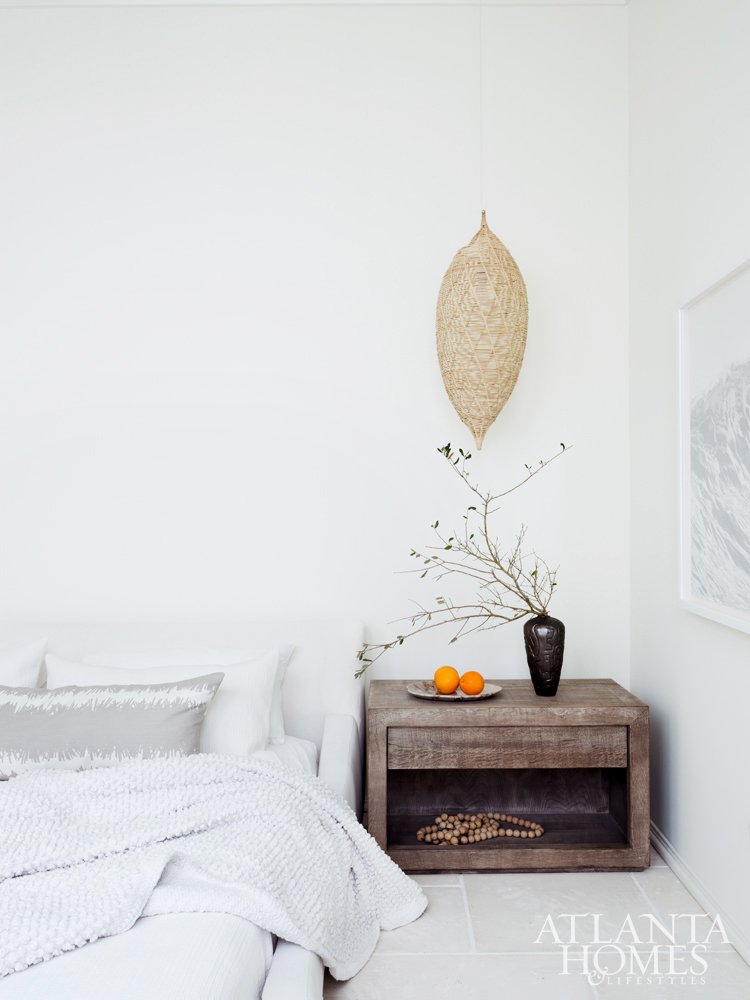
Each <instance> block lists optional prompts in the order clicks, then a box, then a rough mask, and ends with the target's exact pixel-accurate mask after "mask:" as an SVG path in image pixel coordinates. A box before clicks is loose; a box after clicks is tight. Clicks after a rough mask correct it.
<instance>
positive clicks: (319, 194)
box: [0, 6, 629, 683]
mask: <svg viewBox="0 0 750 1000" xmlns="http://www.w3.org/2000/svg"><path fill="white" fill-rule="evenodd" d="M626 17H627V9H626V8H624V7H617V6H614V7H613V6H609V7H607V6H602V7H584V6H571V7H534V6H531V7H497V8H492V9H487V10H485V14H484V57H485V58H484V65H485V87H484V119H485V133H486V134H485V145H486V152H485V171H484V173H485V202H486V208H487V210H488V214H489V220H490V223H491V225H492V226H493V227H494V228H495V230H496V231H497V233H498V235H499V236H500V237H501V238H502V239H503V240H504V241H505V242H506V243H507V244H508V246H509V247H510V249H511V251H512V252H513V254H514V255H515V256H516V259H517V260H518V262H519V264H520V266H521V269H522V271H523V273H524V276H525V278H526V281H527V284H528V291H529V299H530V304H531V305H530V308H531V318H530V328H529V345H528V351H527V358H526V362H525V366H524V369H523V372H522V375H521V379H520V382H519V385H518V387H517V390H516V392H515V394H514V396H513V397H512V399H511V401H510V403H509V404H508V406H507V408H506V410H505V411H504V412H503V413H502V415H501V417H500V419H499V420H498V422H497V424H496V426H495V427H494V428H493V429H492V430H491V431H490V433H489V435H488V439H487V444H486V446H485V450H484V451H483V453H482V455H481V457H480V458H478V459H477V461H476V470H477V474H478V475H479V476H480V477H481V479H482V480H483V481H484V482H486V483H488V484H496V485H498V486H502V485H506V484H508V483H509V482H512V481H514V480H515V478H516V477H517V476H519V475H520V474H521V472H522V471H523V468H522V466H523V462H525V461H534V460H536V459H537V458H539V457H541V456H542V455H545V454H548V453H550V452H552V451H553V450H554V449H555V448H556V447H557V443H558V442H559V441H566V442H572V443H573V444H574V445H575V448H574V450H573V451H571V453H570V454H569V455H568V456H566V457H565V459H564V460H563V461H562V462H560V463H559V464H558V465H557V466H555V467H553V468H552V469H550V470H549V471H548V472H547V473H546V474H545V476H544V478H543V479H540V480H538V481H536V482H535V483H534V484H532V485H531V486H530V488H529V489H528V491H527V492H526V493H525V495H524V496H523V497H522V498H521V500H520V502H519V503H518V504H516V505H513V506H512V507H511V509H510V510H509V513H508V520H507V522H506V523H505V526H504V530H505V531H506V532H507V534H508V535H509V536H510V535H511V534H512V532H513V531H514V530H515V526H516V524H517V522H518V521H520V519H521V518H523V519H525V520H526V521H527V522H528V524H529V532H530V539H531V540H532V541H533V542H534V543H536V545H537V547H538V549H539V551H540V552H542V553H543V554H545V555H547V556H548V557H549V559H550V560H551V561H553V562H559V564H560V592H559V598H558V601H557V603H556V604H555V605H553V608H552V610H553V612H555V613H557V614H558V615H559V616H560V617H562V618H563V619H564V620H565V621H566V623H567V626H568V652H567V663H566V673H567V675H568V676H576V675H578V676H583V675H611V676H613V677H615V678H618V679H620V680H622V681H623V682H625V683H627V680H628V641H629V631H628V619H629V606H628V605H629V590H628V575H627V563H628V551H629V538H628V482H629V470H628V463H627V447H628V426H627V378H628V372H627V366H628V362H627V344H626V335H625V322H626V296H627V285H626V224H627V203H626V194H627V169H626V142H627V108H626V99H627V93H626V90H627V88H626V64H627V53H626V41H627V37H626V28H627V25H626ZM477 40H478V9H477V8H460V7H431V8H415V7H402V8H383V7H372V6H370V7H360V8H347V7H325V6H321V7H305V8H302V7H287V8H284V7H275V8H274V7H256V8H229V7H222V8H217V9H213V10H209V9H204V8H200V7H193V8H180V9H177V8H172V9H169V8H138V7H131V8H123V7H115V8H110V9H98V10H97V9H85V8H78V9H58V10H52V9H37V10H34V9H27V10H18V9H13V10H7V9H6V10H2V11H0V95H2V96H1V97H0V101H1V102H2V105H1V108H2V110H1V114H2V135H3V140H2V141H3V152H2V157H0V189H2V191H3V192H4V194H5V196H6V199H7V203H6V206H5V210H4V220H3V226H2V240H0V280H1V281H2V283H3V286H4V287H3V293H2V303H3V304H2V317H1V322H0V337H1V338H2V352H1V354H0V420H1V422H2V423H1V426H2V434H0V459H1V461H2V467H3V469H4V470H5V475H4V477H3V487H2V490H0V525H1V535H0V539H1V540H0V565H2V574H1V575H0V618H2V619H6V620H7V619H11V620H13V619H20V620H24V619H26V620H28V619H37V620H45V619H57V620H65V619H70V620H87V619H91V620H97V619H99V620H102V619H120V620H132V619H144V620H165V619H166V620H169V619H174V620H184V619H190V618H199V619H211V618H214V619H228V620H231V619H244V618H264V617H268V616H275V617H279V616H281V615H287V616H298V617H316V616H322V615H332V614H333V615H337V616H354V617H357V616H359V617H361V618H363V619H364V620H365V621H366V622H367V624H368V628H369V633H370V636H371V637H372V638H379V637H387V636H388V635H389V629H388V628H386V627H385V623H386V622H387V621H388V620H389V619H391V618H394V617H397V616H399V615H401V614H403V613H404V612H405V611H406V610H407V608H408V607H409V605H408V603H407V601H408V598H409V597H411V596H425V595H426V594H427V593H428V592H426V591H425V587H424V585H421V586H420V585H419V583H418V581H417V580H415V579H414V578H412V577H404V576H397V575H394V571H395V570H398V569H400V568H402V567H406V566H408V565H409V561H408V558H407V556H408V551H409V548H410V547H411V546H412V545H413V544H421V543H423V542H424V541H425V540H426V539H427V538H428V535H429V529H428V525H429V523H430V522H431V521H432V520H433V519H434V518H435V517H440V518H441V519H442V520H443V521H444V522H446V521H448V520H450V514H451V512H452V511H454V510H455V511H457V512H458V511H459V510H460V509H462V508H461V507H460V505H461V504H462V503H463V497H462V495H461V494H460V493H459V492H458V491H457V489H456V485H455V484H454V482H453V480H452V478H451V476H450V474H449V470H447V469H446V468H444V467H443V465H442V463H441V460H440V458H439V457H438V455H437V454H436V448H437V446H439V445H442V444H443V443H445V442H446V441H447V440H451V441H453V442H454V443H458V444H461V443H463V444H468V443H469V438H468V434H467V433H466V432H465V431H464V430H463V428H462V425H461V424H460V423H459V421H458V418H457V417H456V415H455V414H454V412H453V410H452V408H451V407H450V404H449V402H448V400H447V397H446V396H445V393H444V390H443V387H442V383H441V380H440V375H439V371H438V367H437V361H436V355H435V345H434V307H435V300H436V296H437V290H438V287H439V284H440V280H441V278H442V275H443V272H444V270H445V268H446V267H447V265H448V263H449V261H450V259H451V256H452V255H453V253H454V252H455V251H456V250H457V249H458V247H459V246H460V245H461V244H462V243H464V242H466V241H467V240H468V239H469V238H470V237H471V236H472V235H473V233H474V231H475V229H476V228H477V226H478V224H479V212H480V208H481V207H482V206H481V204H480V197H479V191H478V174H479V162H478V160H479V158H478V108H479V99H478V98H479V87H478V65H477ZM501 527H502V526H501ZM447 638H448V636H447V635H446V636H443V637H435V638H434V639H433V640H431V641H426V640H425V641H422V642H419V641H417V642H415V643H414V644H413V645H412V646H411V647H409V646H405V647H403V649H402V650H400V651H399V652H398V654H396V655H393V656H392V657H391V658H390V659H389V660H388V661H387V662H386V661H385V660H384V661H383V667H382V670H383V672H385V673H388V672H390V673H391V674H396V675H407V676H408V675H412V676H414V675H420V674H421V675H424V674H429V673H431V672H432V670H433V669H434V667H435V666H436V665H437V664H438V663H440V662H445V660H446V658H447V657H448V655H449V654H448V652H447V647H446V642H447ZM450 657H451V659H454V660H455V661H456V662H457V663H458V664H459V665H461V666H464V665H466V666H468V665H477V666H478V667H479V668H480V669H484V670H486V671H488V672H489V673H490V674H494V675H502V676H513V675H517V676H523V675H524V673H525V672H526V667H525V661H524V654H523V646H522V637H521V626H520V625H516V626H512V627H511V628H510V629H506V630H501V631H500V632H497V633H492V634H488V635H485V636H484V637H482V639H481V640H476V641H472V643H471V644H467V645H465V646H456V647H452V649H451V652H450ZM449 662H450V661H449Z"/></svg>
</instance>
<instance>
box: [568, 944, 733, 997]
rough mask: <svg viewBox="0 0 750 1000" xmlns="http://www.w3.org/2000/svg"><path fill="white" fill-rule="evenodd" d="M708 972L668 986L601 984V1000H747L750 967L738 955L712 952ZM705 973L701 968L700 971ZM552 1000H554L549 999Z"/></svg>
mask: <svg viewBox="0 0 750 1000" xmlns="http://www.w3.org/2000/svg"><path fill="white" fill-rule="evenodd" d="M704 959H705V961H706V963H707V968H706V970H705V973H704V975H703V976H698V977H694V979H692V978H691V977H689V976H687V977H684V978H683V979H682V980H675V981H673V982H669V981H668V979H666V978H665V979H664V980H663V981H658V980H657V979H655V978H654V977H653V976H652V977H651V981H650V982H645V981H642V982H640V983H638V982H636V981H635V980H631V981H630V982H625V981H624V980H622V981H620V982H616V981H613V982H609V983H600V984H599V985H597V986H596V996H597V998H598V1000H639V998H642V1000H748V997H750V966H748V965H746V964H745V963H744V962H743V961H742V959H741V958H740V956H739V955H738V954H737V953H736V952H723V953H722V952H711V953H710V954H707V955H705V956H704ZM698 968H700V969H701V970H702V967H698ZM550 1000H554V998H552V997H550Z"/></svg>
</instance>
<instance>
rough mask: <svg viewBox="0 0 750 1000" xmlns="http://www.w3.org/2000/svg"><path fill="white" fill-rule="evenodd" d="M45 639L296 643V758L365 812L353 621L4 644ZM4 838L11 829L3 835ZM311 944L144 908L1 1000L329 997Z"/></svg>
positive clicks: (83, 634) (7, 987) (45, 630)
mask: <svg viewBox="0 0 750 1000" xmlns="http://www.w3.org/2000/svg"><path fill="white" fill-rule="evenodd" d="M41 638H46V640H47V648H48V650H50V651H53V652H55V653H58V654H60V655H61V656H65V657H69V658H71V659H82V658H83V657H84V656H85V655H86V654H87V653H89V652H91V651H92V650H99V649H108V650H113V649H114V650H118V651H121V652H123V653H127V652H128V651H129V650H135V649H143V648H152V647H153V648H159V647H169V646H173V647H174V646H182V647H188V646H191V645H210V646H214V647H226V648H233V647H239V646H247V645H253V644H254V645H259V646H260V645H280V644H285V643H291V644H293V645H294V647H295V653H294V656H293V657H292V660H291V662H290V664H289V668H288V671H287V677H286V682H285V685H284V689H283V706H284V722H285V728H286V733H287V740H286V741H285V744H284V745H282V746H277V747H269V748H268V750H267V751H266V754H276V755H278V756H279V757H281V758H282V759H283V760H285V762H286V763H287V764H291V765H292V766H297V767H299V768H301V769H307V770H311V771H312V770H314V769H315V767H316V765H317V770H318V774H319V776H320V777H322V778H323V779H324V780H325V781H326V782H327V783H328V784H329V785H331V786H332V787H333V788H334V789H335V790H336V791H337V792H339V794H340V795H341V796H343V797H344V798H345V799H346V801H347V802H348V803H349V804H350V805H351V806H352V808H353V809H354V810H355V811H356V812H357V815H360V814H361V798H362V769H361V760H362V741H363V723H362V713H363V702H364V692H363V686H362V684H361V682H357V681H355V680H354V677H353V674H354V669H355V666H356V660H355V655H354V654H355V652H356V650H357V649H358V648H359V646H360V645H361V640H362V633H361V626H360V625H359V624H357V623H353V622H348V621H330V622H307V623H305V622H285V621H280V622H276V623H262V624H253V623H235V624H218V623H211V624H199V623H191V624H176V625H164V624H137V625H136V624H115V625H108V624H89V625H83V624H75V625H73V624H4V625H0V647H2V646H9V645H12V644H14V643H22V642H27V641H29V642H30V641H34V640H36V639H41ZM0 835H1V834H0ZM322 985H323V965H322V962H321V960H320V959H319V958H318V957H317V956H316V955H314V954H312V953H311V952H309V951H306V950H304V949H303V948H301V947H299V946H297V945H294V944H290V943H288V942H286V941H281V940H279V941H275V940H274V939H273V938H272V936H271V934H270V933H269V932H268V931H265V930H261V929H260V928H259V927H257V926H255V925H254V924H252V923H249V922H248V921H246V920H244V919H242V918H241V917H237V916H232V915H229V914H226V913H169V914H163V915H159V916H149V917H141V918H140V919H139V920H137V921H136V923H135V924H134V926H133V927H132V928H131V929H130V930H129V931H127V932H126V933H123V934H118V935H115V936H112V937H107V938H103V939H101V940H99V941H97V942H95V943H94V944H90V945H88V946H86V947H84V948H80V949H79V950H77V951H72V952H68V953H67V954H64V955H61V956H59V957H58V958H55V959H53V960H51V961H48V962H45V963H43V964H41V965H36V966H33V967H32V968H29V969H26V970H25V971H23V972H18V973H15V974H13V975H10V976H8V977H6V978H4V979H2V980H0V1000H21V998H23V1000H51V998H54V1000H136V998H137V1000H157V998H158V1000H173V998H174V1000H177V998H179V1000H257V998H262V1000H319V998H321V997H322Z"/></svg>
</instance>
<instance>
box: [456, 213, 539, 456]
mask: <svg viewBox="0 0 750 1000" xmlns="http://www.w3.org/2000/svg"><path fill="white" fill-rule="evenodd" d="M528 316H529V306H528V300H527V298H526V285H525V284H524V281H523V278H522V276H521V272H520V271H519V270H518V265H517V264H516V262H515V261H514V260H513V258H512V257H511V255H510V253H509V252H508V250H507V249H506V247H505V246H503V244H502V243H501V242H500V240H499V239H498V238H497V236H495V234H494V233H493V232H492V230H491V229H490V228H489V226H488V225H487V218H486V215H485V213H484V212H482V225H481V226H480V228H479V231H478V232H477V234H476V236H475V237H474V239H473V240H472V241H471V243H469V245H468V246H465V247H462V248H461V249H460V250H459V251H458V253H457V254H456V256H455V257H454V258H453V260H452V261H451V264H450V267H449V268H448V270H447V271H446V272H445V277H444V278H443V283H442V285H441V286H440V294H439V295H438V302H437V351H438V361H439V362H440V371H441V373H442V376H443V382H444V383H445V389H446V392H447V393H448V397H449V399H450V401H451V403H453V406H454V407H455V409H456V412H457V413H458V415H459V417H460V418H461V420H463V422H464V423H465V424H466V426H467V427H468V428H469V430H470V431H471V433H472V434H473V435H474V440H475V441H476V444H477V448H478V449H481V447H482V442H483V441H484V436H485V434H486V433H487V430H488V428H489V427H490V426H491V425H492V423H493V422H494V420H495V418H496V417H497V415H498V413H499V412H500V411H501V410H502V408H503V407H504V406H505V404H506V402H507V401H508V397H509V396H510V394H511V393H512V392H513V389H514V388H515V384H516V382H517V380H518V374H519V372H520V370H521V362H522V361H523V352H524V348H525V347H526V328H527V325H528Z"/></svg>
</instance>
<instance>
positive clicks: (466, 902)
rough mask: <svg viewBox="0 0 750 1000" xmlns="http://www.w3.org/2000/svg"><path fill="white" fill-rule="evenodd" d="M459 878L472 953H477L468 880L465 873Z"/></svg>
mask: <svg viewBox="0 0 750 1000" xmlns="http://www.w3.org/2000/svg"><path fill="white" fill-rule="evenodd" d="M458 878H459V881H460V883H461V886H460V888H461V894H462V895H463V898H464V912H465V913H466V925H467V927H468V930H469V947H470V949H471V952H472V954H476V950H477V941H476V938H475V937H474V925H473V924H472V922H471V912H470V910H469V897H468V896H467V895H466V882H465V881H464V877H463V875H459V876H458Z"/></svg>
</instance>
